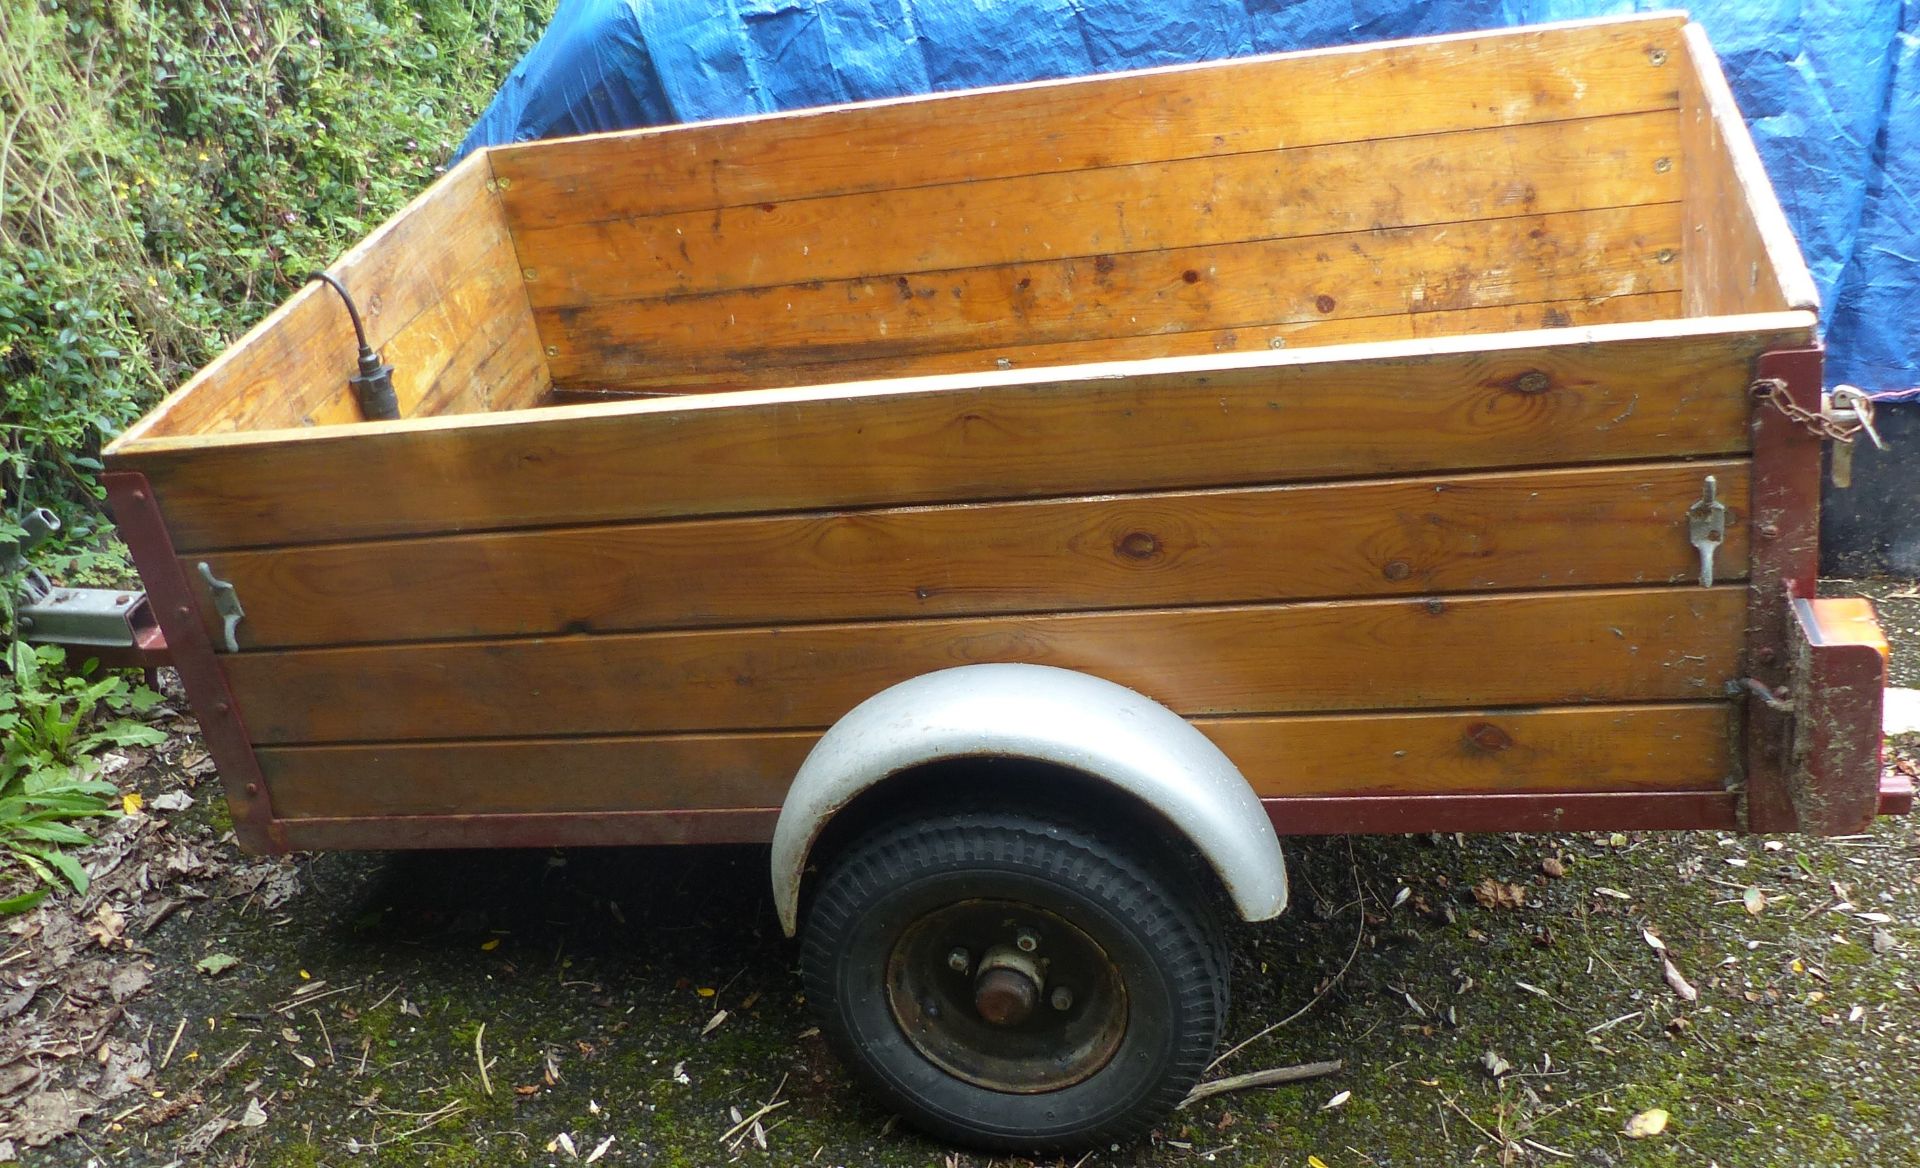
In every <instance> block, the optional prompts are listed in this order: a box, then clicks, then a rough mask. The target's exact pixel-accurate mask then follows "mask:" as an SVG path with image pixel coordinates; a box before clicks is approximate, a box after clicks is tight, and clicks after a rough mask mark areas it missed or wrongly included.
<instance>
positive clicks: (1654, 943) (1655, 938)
mask: <svg viewBox="0 0 1920 1168" xmlns="http://www.w3.org/2000/svg"><path fill="white" fill-rule="evenodd" d="M1640 939H1641V940H1643V941H1645V942H1646V943H1647V947H1648V948H1650V949H1652V950H1653V951H1654V952H1655V953H1665V952H1666V951H1667V943H1666V942H1665V941H1662V940H1661V939H1660V934H1658V933H1656V932H1654V931H1653V930H1652V929H1641V930H1640Z"/></svg>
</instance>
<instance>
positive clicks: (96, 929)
mask: <svg viewBox="0 0 1920 1168" xmlns="http://www.w3.org/2000/svg"><path fill="white" fill-rule="evenodd" d="M126 928H127V918H126V917H125V916H123V915H122V914H121V912H120V910H119V909H117V908H115V907H113V906H112V905H110V904H103V905H101V906H100V911H99V912H97V913H95V914H93V921H92V923H90V924H89V925H87V936H89V937H92V938H93V939H94V942H95V943H96V944H98V945H99V946H100V947H101V948H102V949H111V948H113V947H114V946H116V945H123V944H127V943H128V942H127V938H126V935H125V934H126Z"/></svg>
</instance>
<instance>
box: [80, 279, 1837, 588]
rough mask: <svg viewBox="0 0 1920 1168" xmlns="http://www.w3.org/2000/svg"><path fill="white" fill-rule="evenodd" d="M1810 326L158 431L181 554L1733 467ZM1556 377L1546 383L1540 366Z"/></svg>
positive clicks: (1650, 332)
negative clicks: (174, 433)
mask: <svg viewBox="0 0 1920 1168" xmlns="http://www.w3.org/2000/svg"><path fill="white" fill-rule="evenodd" d="M1811 325H1812V321H1811V318H1810V317H1807V316H1804V315H1800V314H1782V315H1779V316H1776V317H1771V318H1748V319H1747V320H1744V321H1742V322H1740V323H1739V325H1737V326H1731V325H1729V324H1728V323H1727V322H1716V321H1702V322H1688V323H1675V324H1658V325H1653V324H1650V325H1603V326H1598V327H1596V328H1593V329H1569V330H1560V331H1559V332H1556V333H1552V334H1541V333H1533V334H1525V333H1520V334H1505V335H1503V336H1500V337H1488V338H1474V337H1468V338H1437V339H1431V340H1422V341H1417V342H1392V343H1385V344H1380V345H1377V346H1366V347H1354V348H1327V349H1318V350H1309V351H1303V352H1285V351H1282V352H1275V353H1260V354H1248V355H1220V356H1213V357H1208V358H1174V359H1168V360H1165V361H1152V362H1139V363H1126V364H1116V365H1106V366H1084V367H1079V368H1074V369H1065V370H1044V371H1022V370H1015V371H1011V372H1007V373H996V374H968V375H964V376H954V377H943V378H927V379H920V380H909V381H897V382H867V383H859V384H845V385H832V386H820V387H814V388H807V389H792V390H764V391H756V392H754V393H750V394H711V395H703V396H698V397H688V398H681V399H669V400H660V401H639V402H620V403H614V404H609V405H595V406H571V407H561V408H557V409H553V410H549V411H542V412H540V413H538V414H533V415H526V414H519V415H499V414H481V415H467V416H462V417H457V418H443V419H422V420H417V421H409V422H401V423H370V424H366V425H362V426H355V427H351V428H332V429H320V430H311V431H288V432H281V433H276V434H272V435H234V436H220V435H215V436H210V437H193V438H187V439H154V440H151V441H147V442H141V443H137V444H128V445H123V446H121V447H120V448H119V449H118V450H117V451H116V452H115V454H114V456H113V457H112V458H111V459H110V462H111V463H112V464H113V465H114V466H115V467H116V468H119V469H126V470H135V471H140V472H142V473H145V474H147V475H148V476H149V478H150V479H151V480H152V482H153V485H154V487H155V490H156V492H157V495H158V498H159V500H160V503H161V507H162V510H163V512H164V514H165V515H166V517H167V522H168V525H169V529H170V531H171V533H172V536H173V539H174V543H175V546H176V547H177V548H179V549H180V550H181V551H182V552H183V553H187V554H191V553H193V552H198V551H201V550H204V549H211V548H221V547H243V546H269V545H283V544H295V543H318V542H325V541H333V540H349V539H359V538H365V537H369V536H379V535H397V534H433V533H453V532H460V531H468V530H475V529H505V528H514V527H531V526H553V525H561V524H579V523H591V522H598V521H629V522H630V521H637V520H645V519H652V518H668V517H676V516H681V517H691V516H700V515H723V514H746V513H754V512H766V511H801V510H819V509H826V508H843V507H861V506H875V505H890V504H891V505H899V504H909V503H936V502H963V501H974V500H985V499H996V498H1000V499H1008V498H1036V497H1046V496H1061V495H1075V494H1095V493H1100V492H1104V491H1145V490H1162V489H1179V488H1190V487H1201V486H1230V485H1240V484H1253V483H1276V482H1287V481H1307V480H1318V479H1327V478H1336V477H1346V476H1352V475H1354V474H1356V473H1365V474H1369V475H1381V476H1387V475H1401V474H1412V473H1422V472H1431V471H1447V472H1452V471H1464V470H1473V469H1491V468H1498V467H1515V466H1541V465H1551V464H1554V463H1569V462H1601V461H1627V460H1636V459H1650V458H1665V457H1674V456H1692V455H1726V454H1736V453H1739V452H1740V451H1742V450H1744V449H1745V448H1746V445H1747V442H1748V436H1747V418H1748V412H1749V405H1748V400H1747V392H1746V388H1747V382H1748V379H1749V377H1750V376H1751V367H1752V362H1753V358H1754V355H1755V354H1757V353H1759V352H1762V351H1764V350H1766V349H1768V348H1773V347H1780V346H1783V345H1791V344H1794V343H1804V339H1805V338H1806V337H1807V336H1808V335H1809V332H1810V329H1811ZM1532 374H1540V375H1541V377H1540V378H1534V377H1532V376H1530V375H1532Z"/></svg>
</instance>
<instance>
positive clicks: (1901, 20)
mask: <svg viewBox="0 0 1920 1168" xmlns="http://www.w3.org/2000/svg"><path fill="white" fill-rule="evenodd" d="M1659 7H1663V6H1658V5H1650V4H1637V3H1631V2H1624V3H1623V2H1617V0H1616V2H1608V0H1434V2H1432V3H1414V4H1409V3H1404V2H1402V0H1156V2H1155V3H1152V4H1142V3H1139V2H1138V0H561V4H560V7H559V10H558V11H557V12H556V13H555V14H554V18H553V22H552V25H551V26H550V27H549V28H548V30H547V32H546V34H545V35H544V36H543V37H542V38H541V39H540V42H539V43H538V44H536V45H535V46H534V47H533V49H532V50H531V51H530V52H528V54H527V55H526V57H525V58H524V59H523V60H522V61H521V62H520V63H519V64H518V65H517V66H515V68H514V70H513V72H512V74H511V75H510V76H509V77H508V79H507V82H506V84H505V85H504V86H503V87H502V88H501V90H500V92H499V94H498V95H497V96H496V97H495V98H494V100H493V103H492V104H491V105H490V106H489V107H488V108H487V110H486V112H485V114H483V115H482V116H481V118H480V120H479V122H478V123H477V124H476V125H475V126H474V128H473V131H472V133H471V134H470V135H469V137H468V138H467V140H466V142H465V143H464V144H463V145H462V147H461V152H462V153H465V152H466V151H468V150H471V149H473V148H475V147H477V146H483V145H492V144H498V143H504V142H524V141H528V140H531V139H534V138H550V137H557V136H561V135H566V134H580V133H589V132H593V131H599V130H616V129H627V128H632V127H637V126H654V125H664V124H668V123H672V122H690V121H700V120H703V119H707V118H720V117H736V116H740V115H745V114H755V113H770V112H774V111H777V110H788V109H800V108H804V107H806V106H815V105H826V104H831V103H836V102H845V101H860V100H864V99H868V98H879V97H895V96H900V95H903V94H915V93H931V92H936V91H939V90H947V89H961V88H967V87H971V86H979V85H1001V84H1007V83H1012V82H1019V81H1033V80H1038V79H1041V78H1050V77H1069V76H1079V75H1083V74H1088V73H1104V72H1111V71H1114V70H1118V69H1130V68H1138V67H1141V66H1146V65H1163V64H1174V63H1180V62H1188V61H1206V60H1215V59H1218V58H1222V57H1238V56H1246V55H1249V54H1253V53H1267V52H1277V51H1282V50H1288V49H1303V48H1317V47H1321V46H1326V45H1341V44H1353V43H1357V42H1363V41H1373V40H1385V39H1391V38H1395V37H1406V36H1419V35H1424V34H1429V33H1440V32H1459V31H1466V30H1472V29H1486V28H1495V27H1500V26H1503V25H1512V24H1531V23H1538V22H1542V21H1550V20H1567V19H1573V18H1577V17H1584V16H1600V15H1610V14H1618V13H1626V12H1634V11H1652V10H1656V9H1657V8H1659ZM1692 12H1693V16H1694V19H1696V20H1698V21H1700V22H1701V23H1702V24H1704V25H1705V26H1706V28H1707V32H1708V34H1709V35H1710V36H1711V37H1712V39H1713V43H1714V45H1715V47H1716V48H1717V49H1718V51H1719V53H1720V57H1721V60H1722V63H1723V65H1724V67H1725V68H1726V72H1727V78H1728V80H1729V82H1730V83H1731V84H1732V86H1733V90H1734V94H1735V96H1736V97H1737V98H1738V100H1739V102H1740V108H1741V110H1742V111H1743V112H1744V113H1745V114H1746V116H1747V120H1748V122H1749V124H1750V125H1751V126H1752V129H1753V136H1754V139H1755V141H1756V142H1757V143H1758V144H1759V147H1760V154H1761V156H1762V158H1764V159H1765V161H1766V164H1767V170H1768V173H1769V174H1770V175H1771V176H1772V178H1773V182H1774V186H1775V188H1776V189H1777V190H1778V192H1779V194H1780V198H1781V201H1782V202H1783V203H1784V204H1785V206H1786V211H1787V217H1788V219H1789V220H1790V221H1791V222H1792V224H1793V227H1794V230H1795V232H1796V233H1797V234H1798V235H1799V238H1800V243H1801V246H1802V248H1804V249H1805V251H1806V256H1807V262H1808V264H1809V265H1810V266H1811V268H1812V269H1813V275H1814V279H1815V281H1816V282H1817V283H1818V285H1819V288H1820V295H1821V304H1822V314H1821V315H1822V317H1823V318H1824V320H1825V328H1826V339H1827V346H1828V353H1829V357H1828V380H1829V381H1830V382H1838V381H1847V382H1852V383H1854V384H1857V385H1861V386H1864V387H1866V388H1867V389H1869V390H1886V389H1896V388H1902V387H1906V386H1911V385H1915V384H1920V332H1916V330H1915V329H1913V328H1912V327H1911V326H1910V323H1909V322H1910V321H1912V320H1913V318H1914V315H1915V310H1916V309H1920V206H1916V198H1917V197H1920V0H1703V2H1701V3H1696V4H1695V5H1694V6H1693V8H1692ZM1329 99H1330V100H1337V97H1334V96H1333V95H1329Z"/></svg>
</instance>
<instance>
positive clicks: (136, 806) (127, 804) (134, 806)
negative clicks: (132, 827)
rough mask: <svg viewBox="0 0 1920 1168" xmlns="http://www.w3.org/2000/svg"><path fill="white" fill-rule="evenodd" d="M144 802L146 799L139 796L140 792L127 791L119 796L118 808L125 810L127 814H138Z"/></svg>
mask: <svg viewBox="0 0 1920 1168" xmlns="http://www.w3.org/2000/svg"><path fill="white" fill-rule="evenodd" d="M145 802H146V800H145V799H142V798H141V797H140V792H138V791H128V792H127V793H126V794H124V795H122V796H120V810H122V811H124V812H126V813H127V814H128V815H138V814H140V808H141V806H142V805H143V804H144V803H145Z"/></svg>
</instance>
